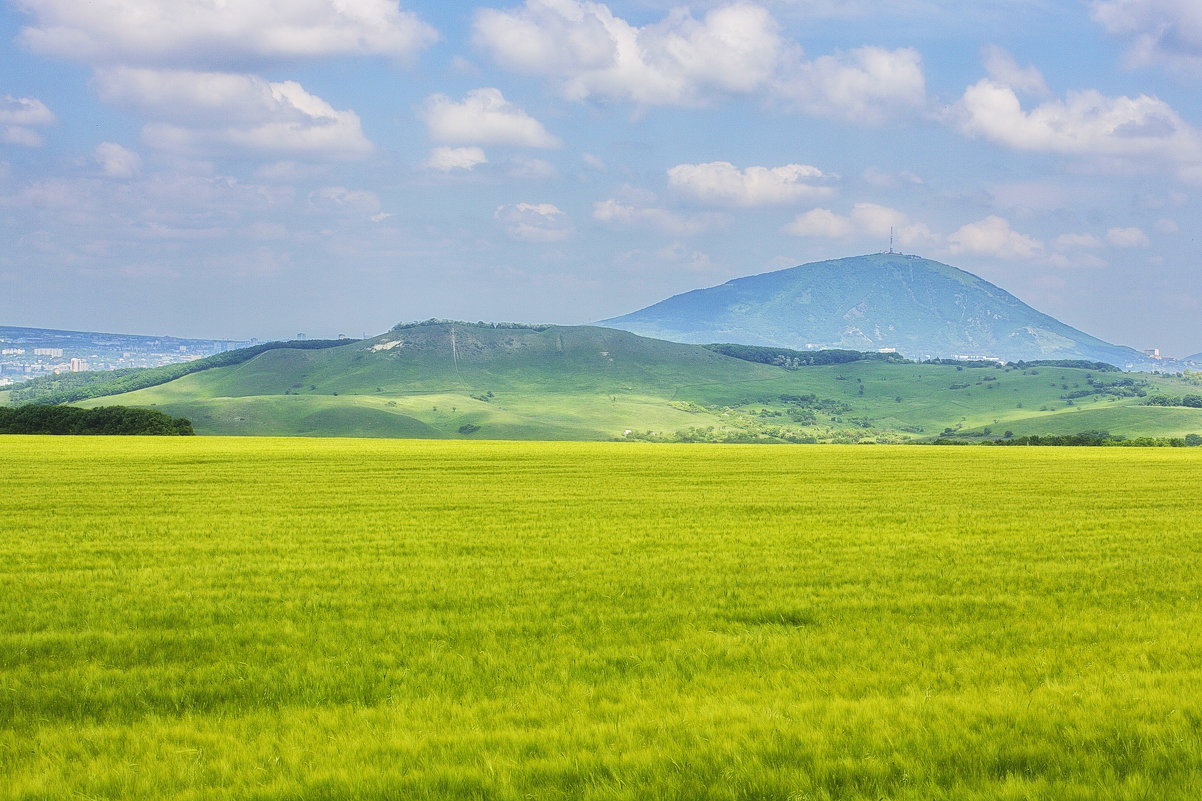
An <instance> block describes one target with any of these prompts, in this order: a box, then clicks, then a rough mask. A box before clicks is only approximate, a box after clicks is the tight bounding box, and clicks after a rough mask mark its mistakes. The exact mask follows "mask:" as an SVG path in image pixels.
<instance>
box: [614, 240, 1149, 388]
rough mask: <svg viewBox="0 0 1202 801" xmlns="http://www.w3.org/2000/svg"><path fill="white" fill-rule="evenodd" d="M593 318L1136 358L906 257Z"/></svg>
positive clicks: (872, 344) (768, 336)
mask: <svg viewBox="0 0 1202 801" xmlns="http://www.w3.org/2000/svg"><path fill="white" fill-rule="evenodd" d="M599 324H600V325H605V326H610V327H613V328H621V329H624V330H627V331H632V332H634V333H636V334H642V335H644V336H650V337H658V338H661V339H668V340H673V341H676V342H687V343H694V344H705V343H709V342H733V343H740V344H746V345H770V346H777V347H787V348H795V349H798V350H807V349H811V350H812V349H821V348H850V349H853V350H890V349H896V350H897V351H898V352H900V353H902V354H904V355H906V356H908V357H910V358H918V359H921V358H957V357H959V358H966V357H967V358H973V357H975V358H996V359H1002V360H1005V361H1020V360H1031V359H1085V360H1089V361H1102V362H1108V363H1111V364H1116V365H1119V366H1129V365H1133V364H1138V363H1140V362H1142V361H1143V357H1142V355H1141V354H1140V353H1139V352H1137V351H1135V350H1133V349H1131V348H1126V347H1122V346H1118V345H1112V344H1110V343H1108V342H1104V341H1102V340H1100V339H1098V338H1096V337H1093V336H1090V335H1089V334H1086V333H1084V332H1082V331H1078V330H1077V329H1075V328H1073V327H1072V326H1069V325H1066V324H1065V323H1062V322H1060V321H1059V320H1056V319H1055V318H1053V317H1050V316H1048V315H1046V314H1043V313H1042V312H1039V311H1036V310H1035V309H1033V308H1031V307H1030V306H1028V305H1027V304H1025V303H1023V302H1022V301H1021V300H1019V299H1018V298H1016V297H1014V296H1013V295H1011V294H1010V293H1009V292H1006V291H1005V290H1004V289H1001V288H1000V287H997V286H995V285H993V284H991V283H989V282H988V281H986V280H984V279H983V278H980V277H979V276H976V275H973V274H972V273H969V272H967V271H965V270H961V269H959V268H958V267H953V266H951V265H949V264H943V263H941V262H937V261H933V260H931V259H927V258H924V257H922V256H917V255H913V254H905V253H871V254H866V255H862V256H851V257H846V258H840V259H831V260H828V261H819V262H812V263H809V264H802V265H799V266H797V267H789V268H786V269H783V270H776V271H773V272H768V273H761V274H759V275H751V276H746V277H743V278H735V279H733V280H730V281H727V282H726V283H725V284H721V285H719V286H715V287H709V288H707V289H697V290H693V291H691V292H685V293H683V294H681V295H676V296H674V297H671V298H668V299H667V300H664V301H661V302H659V303H656V304H654V305H652V306H648V307H647V308H645V309H641V310H639V311H636V312H633V313H631V314H627V315H623V316H621V317H615V318H612V319H609V320H603V321H602V322H601V323H599Z"/></svg>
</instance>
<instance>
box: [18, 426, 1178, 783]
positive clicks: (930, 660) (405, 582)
mask: <svg viewBox="0 0 1202 801" xmlns="http://www.w3.org/2000/svg"><path fill="white" fill-rule="evenodd" d="M1200 498H1202V449H1197V448H1194V449H1187V448H1155V449H1140V448H1114V449H1108V448H1059V449H1048V448H940V447H914V446H860V447H856V446H844V447H838V446H796V447H785V446H778V447H772V446H732V445H726V446H723V445H656V444H645V443H644V444H639V443H550V444H549V443H512V442H458V441H449V442H448V441H421V442H415V441H399V440H348V439H343V440H339V439H270V438H254V439H237V438H219V437H214V438H204V437H201V438H190V437H184V438H168V437H163V438H139V437H130V438H87V437H82V438H71V437H58V438H55V437H13V436H9V437H0V799H3V800H4V801H10V800H14V799H22V801H32V800H33V799H38V800H39V801H40V800H42V799H188V800H189V801H192V800H196V801H199V800H200V799H206V800H207V799H253V800H256V801H268V800H269V799H271V800H273V801H274V800H275V799H279V800H280V801H284V800H285V799H290V800H295V801H317V800H318V799H363V800H364V801H382V800H383V799H496V800H497V801H502V800H504V801H510V800H512V801H519V800H520V799H626V800H628V801H636V800H638V801H642V800H643V799H682V800H683V799H781V801H784V800H785V799H789V800H791V801H800V800H801V799H807V800H813V801H823V800H830V799H864V800H865V801H867V800H868V799H871V800H872V801H879V800H880V799H889V800H890V801H894V800H896V801H901V800H902V799H906V800H908V801H919V800H920V799H921V800H922V801H929V800H930V799H946V800H947V801H973V800H974V799H979V800H980V801H985V800H986V799H988V800H989V801H995V800H1002V801H1005V800H1007V799H1015V800H1017V799H1047V800H1048V801H1074V800H1075V799H1080V800H1082V801H1083V800H1084V799H1149V800H1150V801H1166V800H1167V799H1182V800H1183V801H1185V800H1186V799H1188V800H1189V801H1196V799H1198V798H1199V797H1202V519H1200V516H1199V511H1198V509H1199V500H1200Z"/></svg>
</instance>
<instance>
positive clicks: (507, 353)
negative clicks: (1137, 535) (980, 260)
mask: <svg viewBox="0 0 1202 801" xmlns="http://www.w3.org/2000/svg"><path fill="white" fill-rule="evenodd" d="M1191 386H1192V385H1189V384H1187V383H1186V381H1185V380H1184V379H1181V378H1175V377H1171V376H1162V375H1143V374H1123V373H1117V372H1102V371H1093V370H1088V369H1078V368H1073V367H1059V366H1002V365H988V366H971V365H956V364H913V363H907V362H901V361H882V360H876V359H873V360H869V359H865V360H860V361H853V362H848V363H841V364H820V365H812V366H801V367H798V366H796V365H791V366H788V365H787V366H777V365H772V364H763V363H757V362H752V361H747V360H744V359H740V358H734V357H731V356H727V355H723V354H721V353H717V352H715V351H713V350H710V349H708V348H705V347H701V346H699V345H690V344H681V343H674V342H667V341H662V340H655V339H649V338H646V337H641V336H638V335H636V334H632V333H629V332H626V331H621V330H617V329H611V328H601V327H595V326H511V325H499V326H498V325H490V324H472V323H452V322H435V321H431V322H428V323H423V324H413V325H407V326H398V327H397V328H395V329H393V330H392V331H389V332H387V333H385V334H382V335H380V336H377V337H373V338H371V339H366V340H361V341H356V342H349V343H346V344H342V345H336V346H334V347H327V348H323V349H310V350H301V349H298V348H294V347H290V346H288V345H287V344H284V345H281V346H278V347H273V348H270V349H267V350H264V351H262V352H259V353H257V354H256V355H254V356H253V357H252V358H249V359H246V360H243V361H238V363H236V364H229V365H226V366H214V367H211V368H209V369H204V370H200V371H198V372H194V373H191V374H189V375H185V376H183V377H180V378H176V379H174V380H171V381H167V382H165V383H159V384H157V385H154V386H146V387H144V388H142V389H138V390H136V391H133V392H124V393H120V394H108V395H104V396H102V397H94V398H91V399H88V400H84V401H81V402H80V404H79V405H82V406H99V405H113V404H123V405H135V406H147V407H153V408H157V409H159V410H161V411H164V412H167V413H169V414H171V415H174V416H182V417H187V418H189V419H191V420H192V423H193V425H194V427H195V428H196V431H197V432H198V433H201V434H247V435H309V436H382V437H419V438H476V439H485V438H487V439H560V440H567V439H623V438H626V439H652V440H659V439H669V440H717V441H741V442H809V441H831V442H859V441H875V442H903V441H910V440H921V439H929V438H933V437H936V436H939V435H941V434H945V433H947V432H954V433H960V432H963V433H965V434H969V435H973V434H975V435H979V436H989V435H993V436H1000V435H1001V434H1002V433H1003V432H1004V431H1005V430H1013V431H1015V432H1018V431H1022V432H1056V431H1060V430H1061V429H1062V428H1063V427H1067V428H1068V429H1070V430H1072V431H1074V432H1075V431H1078V430H1086V429H1101V430H1106V429H1108V428H1109V427H1114V429H1115V433H1126V432H1131V433H1133V434H1138V435H1147V436H1182V435H1184V434H1188V433H1194V432H1202V409H1181V408H1168V407H1147V406H1142V405H1140V404H1141V403H1142V399H1143V397H1144V396H1147V395H1153V394H1166V395H1176V396H1181V395H1183V394H1186V393H1187V392H1191V391H1197V390H1196V387H1195V388H1193V389H1190V387H1191ZM1086 413H1088V414H1086Z"/></svg>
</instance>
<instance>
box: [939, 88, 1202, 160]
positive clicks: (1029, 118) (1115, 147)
mask: <svg viewBox="0 0 1202 801" xmlns="http://www.w3.org/2000/svg"><path fill="white" fill-rule="evenodd" d="M954 113H955V114H957V115H958V116H959V124H960V129H961V131H962V132H963V133H965V134H968V135H974V136H982V137H984V138H986V139H988V140H990V141H992V142H994V143H996V144H1000V145H1004V146H1006V147H1011V148H1014V149H1016V150H1029V151H1036V152H1048V153H1064V154H1069V155H1076V156H1103V157H1146V158H1153V159H1168V160H1170V161H1176V162H1181V163H1185V164H1186V165H1187V166H1188V165H1191V164H1196V163H1197V162H1199V161H1200V160H1202V135H1200V134H1199V132H1198V130H1197V129H1195V128H1193V127H1191V126H1190V125H1189V124H1188V123H1186V122H1185V121H1184V120H1182V119H1181V117H1180V116H1179V115H1178V114H1177V112H1176V111H1174V110H1173V108H1172V107H1171V106H1169V104H1167V103H1165V102H1164V101H1162V100H1159V99H1157V98H1154V97H1149V96H1147V95H1140V96H1139V97H1107V96H1105V95H1103V94H1101V93H1100V92H1097V91H1095V90H1092V89H1091V90H1086V91H1079V92H1069V93H1068V94H1067V95H1066V97H1065V99H1064V100H1049V101H1047V102H1045V103H1042V104H1040V105H1039V106H1036V107H1035V108H1033V109H1031V110H1030V111H1024V110H1023V108H1022V104H1021V103H1020V102H1019V99H1018V96H1017V95H1016V94H1015V92H1014V90H1013V89H1012V88H1011V87H1009V86H1004V85H1002V84H1000V83H997V82H996V81H993V80H991V79H988V78H986V79H984V80H981V81H979V82H977V83H976V84H974V85H972V86H970V87H969V88H968V89H967V90H965V92H964V96H963V97H962V98H961V100H960V102H959V104H958V106H957V107H956V109H954Z"/></svg>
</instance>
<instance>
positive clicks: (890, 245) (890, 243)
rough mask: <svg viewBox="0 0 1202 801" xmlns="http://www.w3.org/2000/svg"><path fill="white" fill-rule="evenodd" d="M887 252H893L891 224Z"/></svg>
mask: <svg viewBox="0 0 1202 801" xmlns="http://www.w3.org/2000/svg"><path fill="white" fill-rule="evenodd" d="M889 253H890V254H892V253H893V226H892V225H891V226H889Z"/></svg>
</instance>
